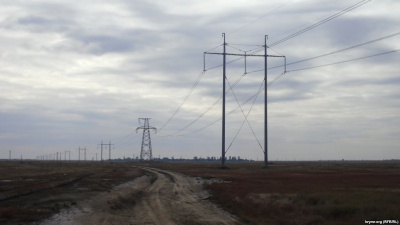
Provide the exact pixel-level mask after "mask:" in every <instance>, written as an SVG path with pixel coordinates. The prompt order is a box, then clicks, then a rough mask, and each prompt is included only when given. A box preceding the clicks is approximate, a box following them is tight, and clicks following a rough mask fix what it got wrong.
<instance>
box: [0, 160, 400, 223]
mask: <svg viewBox="0 0 400 225" xmlns="http://www.w3.org/2000/svg"><path fill="white" fill-rule="evenodd" d="M138 165H140V166H149V167H156V168H160V169H166V170H170V171H176V172H179V173H183V174H187V175H191V176H196V177H203V178H206V179H210V180H213V181H214V182H210V183H208V184H207V183H206V184H205V188H207V189H208V190H209V191H210V192H211V193H212V196H211V197H210V200H211V201H213V202H215V203H217V204H218V205H220V206H221V207H222V208H224V209H225V210H227V211H229V212H231V213H232V214H234V215H236V216H238V217H239V218H240V219H241V220H242V221H243V222H244V223H247V224H271V225H274V224H285V225H286V224H328V225H329V224H332V225H334V224H365V221H366V220H379V221H381V220H400V210H399V205H400V163H399V162H398V161H386V162H279V163H273V164H271V165H270V167H269V168H268V169H267V170H266V169H263V168H262V166H263V164H262V163H236V164H231V163H228V164H227V166H228V167H229V168H228V169H219V164H217V163H161V162H153V163H113V164H109V163H76V162H75V163H54V162H52V163H51V162H47V163H41V162H29V163H25V162H24V163H18V162H1V163H0V224H27V223H31V222H33V221H38V220H40V219H42V218H46V217H49V216H50V215H52V214H54V213H57V212H59V211H60V210H62V209H68V208H70V207H74V206H76V205H77V202H78V201H81V200H83V199H85V198H90V197H92V196H95V195H96V194H98V193H100V192H107V191H108V190H110V189H111V188H112V187H114V186H116V185H118V184H121V183H124V182H126V181H130V180H133V179H135V178H136V177H139V176H141V175H143V174H144V172H143V171H142V170H140V169H138V168H136V167H134V166H138Z"/></svg>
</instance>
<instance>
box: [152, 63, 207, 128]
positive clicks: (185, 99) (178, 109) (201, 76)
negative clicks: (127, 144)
mask: <svg viewBox="0 0 400 225" xmlns="http://www.w3.org/2000/svg"><path fill="white" fill-rule="evenodd" d="M205 73H206V71H204V70H203V71H202V72H201V73H199V75H198V76H197V79H196V81H195V82H194V84H193V85H192V87H191V88H190V90H189V91H188V93H187V94H186V96H185V98H184V99H183V101H182V103H181V104H180V105H179V106H178V108H177V109H176V110H175V111H174V113H172V115H171V116H170V117H169V119H168V120H167V122H165V123H164V124H163V125H162V126H161V127H160V129H159V130H158V131H161V130H163V129H164V128H165V127H166V126H167V125H168V123H169V122H171V120H172V119H173V118H174V117H175V116H176V114H177V113H178V112H179V111H180V110H181V108H182V106H183V105H184V104H185V103H186V101H187V100H188V98H189V96H190V95H191V94H192V93H193V91H194V89H196V87H197V85H198V84H199V82H200V80H201V79H202V78H203V76H204V74H205Z"/></svg>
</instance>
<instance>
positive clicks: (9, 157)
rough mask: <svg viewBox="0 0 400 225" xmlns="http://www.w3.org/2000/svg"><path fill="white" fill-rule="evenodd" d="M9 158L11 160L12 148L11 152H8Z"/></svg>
mask: <svg viewBox="0 0 400 225" xmlns="http://www.w3.org/2000/svg"><path fill="white" fill-rule="evenodd" d="M8 159H9V160H10V161H11V150H10V152H9V154H8Z"/></svg>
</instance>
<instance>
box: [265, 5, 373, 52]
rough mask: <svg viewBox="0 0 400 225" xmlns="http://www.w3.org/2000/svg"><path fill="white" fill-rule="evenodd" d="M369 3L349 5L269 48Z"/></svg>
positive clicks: (274, 43) (272, 44)
mask: <svg viewBox="0 0 400 225" xmlns="http://www.w3.org/2000/svg"><path fill="white" fill-rule="evenodd" d="M370 1H372V0H362V1H360V2H357V3H356V4H354V5H351V6H349V7H347V8H345V9H343V10H341V11H340V12H337V13H335V14H333V15H332V16H329V17H327V18H325V19H323V20H321V21H319V22H317V23H315V24H313V25H311V26H308V27H306V28H304V29H302V30H299V31H297V32H295V33H293V34H291V35H289V36H287V37H285V38H283V39H281V40H279V41H276V42H273V43H271V44H270V45H269V46H270V47H272V46H275V45H278V44H281V43H283V42H285V41H288V40H290V39H292V38H294V37H296V36H299V35H300V34H303V33H305V32H307V31H309V30H312V29H314V28H316V27H318V26H320V25H322V24H325V23H327V22H329V21H331V20H333V19H335V18H337V17H339V16H341V15H344V14H346V13H348V12H350V11H352V10H354V9H357V8H358V7H361V6H363V5H365V4H367V3H368V2H370Z"/></svg>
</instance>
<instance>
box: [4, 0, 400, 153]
mask: <svg viewBox="0 0 400 225" xmlns="http://www.w3.org/2000/svg"><path fill="white" fill-rule="evenodd" d="M357 2H360V3H361V4H360V5H359V7H357V8H355V9H353V10H351V11H349V12H347V13H344V14H343V15H341V16H338V17H336V18H334V19H332V20H330V21H327V22H326V23H323V24H321V25H319V26H316V27H313V26H312V25H314V24H318V22H321V21H325V20H324V19H326V18H330V17H331V16H333V15H335V14H337V13H339V12H340V11H341V10H343V9H346V8H348V7H349V6H351V5H354V4H356V3H357ZM364 3H365V4H364ZM0 5H1V7H0V59H1V60H0V123H1V126H0V158H8V153H9V150H12V157H13V158H19V157H20V155H23V157H24V158H36V156H38V155H45V154H50V153H55V152H64V151H65V150H70V151H71V152H72V153H71V158H74V159H76V158H77V157H78V147H86V148H87V155H88V159H92V158H94V157H95V154H96V153H98V154H99V155H100V147H99V146H98V144H100V143H101V141H104V142H107V143H108V142H109V141H111V143H112V144H114V149H113V150H112V151H113V152H112V157H113V158H118V157H121V158H122V157H124V156H125V157H132V156H135V157H136V156H139V154H140V146H141V137H142V136H141V135H142V133H141V132H139V133H136V132H135V129H136V128H137V127H138V126H140V124H139V123H138V118H141V117H148V118H151V120H150V125H151V126H154V127H156V128H159V129H160V128H162V129H161V130H160V132H158V133H157V134H156V135H154V134H152V145H153V156H155V157H158V156H161V157H175V158H180V157H184V158H192V157H194V156H197V157H206V156H216V157H219V156H220V155H221V121H220V120H219V119H220V118H221V101H218V99H220V98H221V95H222V68H221V67H217V68H215V69H211V68H213V67H215V66H218V65H220V64H221V63H222V57H221V56H220V55H207V56H206V70H207V71H206V72H205V73H204V74H203V73H202V71H203V52H205V51H207V50H209V49H212V48H214V47H217V48H215V49H214V50H212V51H210V52H221V51H222V47H221V45H222V43H223V38H222V33H224V32H225V33H226V42H227V43H228V46H227V51H228V52H230V53H237V54H243V53H244V52H245V51H249V52H250V50H252V49H257V48H261V47H262V45H263V44H264V36H265V35H268V44H271V46H270V48H269V50H268V51H269V52H268V54H271V55H285V56H286V58H287V63H289V65H288V66H287V70H288V71H289V72H288V73H286V74H285V75H283V76H281V77H280V78H279V79H277V80H275V82H274V83H272V84H271V86H270V87H269V88H268V96H269V103H268V120H269V158H270V159H272V160H277V159H278V160H294V159H295V160H319V159H332V160H337V159H360V160H362V159H394V158H396V159H399V158H400V139H399V137H400V66H399V60H400V54H399V52H390V51H394V50H398V49H400V35H399V34H396V33H399V32H400V14H399V13H398V9H400V1H398V0H379V1H378V0H374V1H359V0H355V1H330V0H297V1H296V0H292V1H281V0H271V1H259V0H246V1H239V0H238V1H222V0H221V1H215V0H212V1H211V0H203V1H196V2H195V1H187V0H173V1H161V0H151V1H145V0H137V1H136V0H134V1H128V0H116V1H94V0H93V1H76V2H75V1H66V0H58V1H54V0H51V1H50V0H35V1H18V0H13V1H6V0H0ZM307 27H309V28H313V29H310V30H307V31H306V32H304V33H302V34H300V35H296V36H294V37H293V38H291V39H289V40H286V41H284V42H281V43H280V42H279V41H281V40H285V38H286V37H290V35H292V34H296V32H298V31H301V30H303V29H305V28H307ZM392 34H396V35H393V36H389V35H392ZM380 38H382V39H380ZM369 41H373V42H371V43H369V44H365V45H361V46H358V45H359V44H363V43H366V42H369ZM274 43H275V44H274ZM352 46H357V47H355V48H351V49H348V50H346V51H339V50H342V49H346V48H348V47H352ZM337 51H339V52H337ZM389 52H390V53H389ZM328 53H334V54H329V55H326V56H323V57H318V58H315V59H312V60H307V61H303V62H299V63H295V64H290V63H293V62H298V61H301V60H304V59H309V58H313V57H316V56H322V55H325V54H328ZM380 53H387V54H383V55H379V56H375V57H369V58H365V59H360V60H353V59H359V58H362V57H366V56H372V55H376V54H380ZM257 54H263V51H259V52H258V53H257ZM235 59H237V61H235V62H232V63H229V64H228V65H227V80H228V81H229V84H230V85H231V86H233V85H234V83H235V82H236V81H237V80H238V79H240V82H239V83H238V84H237V85H235V86H234V87H233V92H232V91H231V90H230V87H229V84H228V83H227V112H231V113H230V114H229V115H228V116H227V119H226V123H227V125H226V126H227V135H226V147H227V148H228V147H229V146H230V145H231V142H232V140H233V138H234V136H235V135H236V133H237V131H238V129H239V127H240V126H241V124H242V122H243V121H244V116H243V114H246V115H247V114H248V111H249V109H250V108H251V109H252V110H251V112H250V113H249V115H248V121H249V124H250V125H251V128H250V126H249V124H248V123H244V125H243V128H242V129H241V131H240V133H239V135H238V136H237V138H236V139H235V141H234V142H233V144H232V145H231V146H230V148H229V150H228V151H227V156H240V157H241V158H247V159H259V160H261V159H262V158H263V149H261V148H260V145H259V143H260V144H261V145H263V142H264V138H263V122H264V113H263V106H264V99H263V96H264V92H263V90H262V91H261V92H260V93H259V95H258V96H257V98H256V99H255V98H254V96H256V94H257V93H258V90H259V88H260V85H262V82H263V78H264V71H263V67H264V64H263V58H262V57H248V58H247V60H246V64H247V67H246V68H245V67H244V65H245V62H244V59H243V58H242V59H240V58H238V57H235V56H228V57H227V60H228V61H232V60H235ZM348 60H353V61H349V62H345V63H339V64H334V65H330V66H322V65H327V64H333V63H337V62H343V61H348ZM282 63H283V59H282V58H272V57H270V58H268V64H269V66H270V67H274V66H279V65H282ZM320 66H322V67H320ZM311 67H315V68H312V69H307V68H311ZM303 68H306V69H304V70H300V69H303ZM208 69H210V70H208ZM245 71H247V72H249V73H248V74H244V73H245ZM251 71H258V72H253V73H251ZM282 72H283V67H277V68H275V69H270V70H268V82H271V81H273V80H274V79H275V78H276V77H277V76H278V75H279V74H281V73H282ZM199 77H200V78H201V79H200V82H199V83H198V85H197V86H196V88H195V89H194V90H193V91H192V92H190V90H191V88H192V87H193V84H194V83H195V82H196V80H197V79H198V78H199ZM189 92H190V93H191V94H190V95H188V93H189ZM233 93H234V94H233ZM235 96H236V98H235ZM252 97H253V98H252ZM185 98H187V99H186V101H185V102H184V104H183V105H182V107H180V108H179V111H178V113H176V114H175V116H174V117H172V119H171V120H170V121H169V122H168V120H169V119H170V118H171V116H172V115H173V114H174V112H176V110H177V109H178V107H179V106H180V105H181V104H182V102H183V101H184V99H185ZM236 99H238V101H239V102H240V104H242V109H243V113H242V111H241V110H240V108H238V103H237V101H236ZM254 99H255V100H254ZM247 100H248V101H247ZM217 101H218V102H217ZM253 101H254V105H253V106H252V103H253ZM244 102H246V104H244ZM234 109H236V110H235V111H233V110H234ZM194 121H195V122H194ZM167 122H168V123H167ZM193 122H194V123H193ZM251 129H253V131H254V134H255V135H253V132H252V131H251ZM178 131H179V132H178ZM171 134H172V135H171ZM255 136H256V137H257V138H256V137H255ZM257 139H258V141H257ZM258 142H259V143H258ZM98 157H100V156H98Z"/></svg>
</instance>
